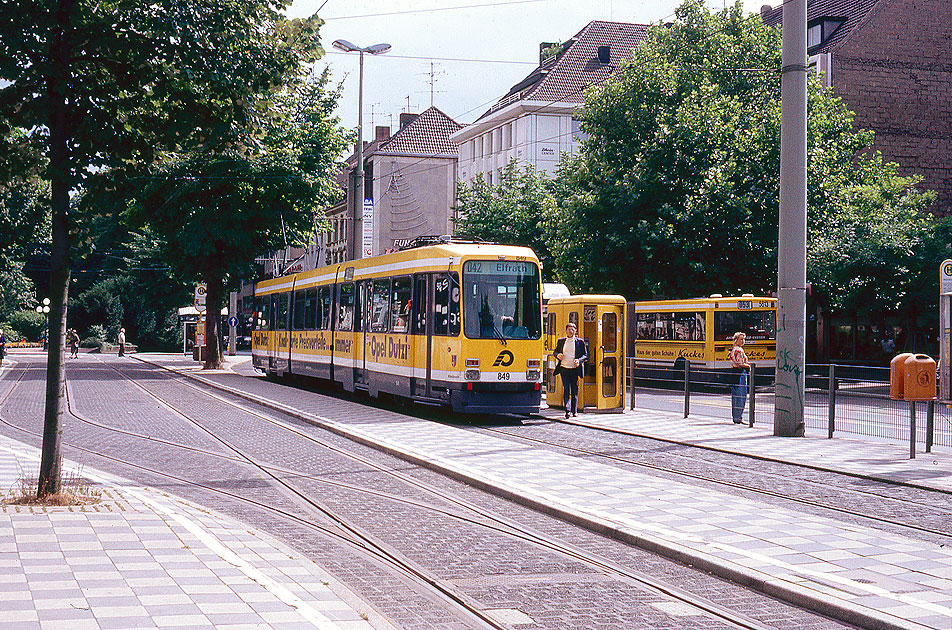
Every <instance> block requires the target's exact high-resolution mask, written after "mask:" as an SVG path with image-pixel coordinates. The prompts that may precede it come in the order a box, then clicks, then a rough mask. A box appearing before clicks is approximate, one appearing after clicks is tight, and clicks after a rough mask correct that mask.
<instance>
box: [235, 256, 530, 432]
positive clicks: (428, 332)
mask: <svg viewBox="0 0 952 630" xmlns="http://www.w3.org/2000/svg"><path fill="white" fill-rule="evenodd" d="M255 311H256V318H255V319H256V320H257V321H256V328H255V331H254V332H253V334H252V360H253V364H254V366H255V368H256V369H258V370H260V371H262V372H266V373H268V374H274V375H278V376H281V375H285V374H300V375H304V376H309V377H314V378H318V379H325V380H329V381H333V382H335V383H339V384H340V385H341V386H342V387H343V388H344V389H345V390H347V391H351V392H353V391H356V390H363V391H366V392H368V393H369V394H370V395H371V396H373V397H377V396H379V395H380V394H389V395H393V396H396V397H402V398H407V399H411V400H415V401H420V402H424V403H431V404H441V405H447V406H450V407H452V409H453V410H455V411H460V412H466V413H514V414H534V413H537V412H538V411H539V403H540V400H541V383H542V360H543V356H544V354H545V351H544V348H543V339H542V303H541V281H540V273H539V261H538V258H537V257H536V255H535V253H533V251H532V250H531V249H528V248H525V247H510V246H503V245H494V244H477V243H461V242H454V241H451V240H448V239H443V240H441V242H439V244H435V245H428V246H421V247H412V248H409V249H405V250H403V251H400V252H396V253H393V254H386V255H383V256H375V257H372V258H365V259H361V260H356V261H349V262H345V263H340V264H337V265H333V266H330V267H323V268H320V269H315V270H313V271H306V272H303V273H297V274H293V275H289V276H284V277H281V278H274V279H271V280H266V281H263V282H259V283H258V285H257V287H256V288H255Z"/></svg>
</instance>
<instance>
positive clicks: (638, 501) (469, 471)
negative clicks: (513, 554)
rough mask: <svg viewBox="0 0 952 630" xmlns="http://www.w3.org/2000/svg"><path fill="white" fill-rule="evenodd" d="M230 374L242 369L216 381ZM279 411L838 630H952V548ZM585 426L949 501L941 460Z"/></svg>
mask: <svg viewBox="0 0 952 630" xmlns="http://www.w3.org/2000/svg"><path fill="white" fill-rule="evenodd" d="M143 358H145V357H143ZM147 360H149V361H152V362H155V363H156V364H159V365H163V366H165V367H168V368H171V369H176V370H178V371H180V372H181V373H183V374H191V375H192V376H194V377H196V378H199V379H204V380H205V381H206V382H214V384H215V385H216V386H218V387H222V388H225V389H228V388H230V389H231V391H235V392H239V391H240V386H241V379H242V377H236V376H230V377H228V378H215V375H214V374H209V373H208V372H203V373H202V374H201V375H198V374H194V372H196V371H197V370H196V369H195V368H196V367H197V366H195V365H194V364H193V365H189V364H188V362H187V361H185V362H183V361H181V360H180V359H179V358H178V357H169V358H164V357H155V356H153V357H148V358H147ZM229 369H231V370H234V364H232V365H230V366H226V370H225V371H224V372H220V373H219V374H227V373H228V371H229ZM276 393H279V394H280V390H279V389H276ZM276 398H282V400H281V401H280V402H272V403H271V404H272V406H273V407H274V408H275V409H279V410H282V411H285V412H288V413H291V414H293V415H295V416H297V417H300V418H302V419H306V420H309V421H311V422H313V423H315V424H319V425H322V426H325V427H327V428H330V429H332V430H334V431H336V432H339V433H343V434H347V435H350V436H352V437H354V438H356V439H359V440H361V441H366V442H369V443H374V444H376V445H378V446H379V447H381V448H383V449H385V450H388V451H390V452H393V453H396V454H399V455H401V456H402V457H405V458H407V459H409V460H411V461H415V462H419V463H422V464H425V465H428V466H430V467H432V468H435V469H438V470H441V471H443V472H445V473H447V474H450V475H453V476H455V477H457V478H460V479H464V480H466V481H469V482H471V483H474V484H477V485H479V486H481V487H485V488H490V489H492V490H494V491H495V492H497V493H499V494H501V495H504V496H509V497H512V498H514V499H517V500H519V501H521V502H523V503H525V504H528V505H532V506H535V507H537V508H540V509H542V510H544V511H546V512H549V513H552V514H555V515H558V516H561V517H563V518H567V519H569V520H572V521H573V522H578V523H583V524H586V525H588V526H589V527H592V528H593V529H596V530H597V531H602V532H605V533H607V534H610V535H613V536H615V537H617V538H619V539H622V540H626V541H629V542H632V543H634V544H637V545H639V546H642V547H645V548H648V549H656V550H658V551H661V552H663V553H664V554H665V555H668V556H669V557H673V558H676V559H680V560H683V561H685V562H689V563H691V564H693V565H696V566H698V567H700V568H702V569H706V570H711V571H714V572H716V573H718V574H720V575H723V576H725V577H729V578H731V579H734V580H735V581H737V582H739V583H742V584H748V585H751V586H753V587H755V588H757V589H759V590H761V591H763V592H766V593H768V594H772V595H776V596H778V597H780V598H782V599H785V600H787V601H790V602H792V603H795V604H800V605H803V606H805V607H808V608H811V609H813V610H817V611H819V612H823V613H826V614H830V615H832V616H835V617H837V618H839V619H841V620H844V621H847V622H851V623H856V624H857V625H860V626H863V627H871V628H872V627H875V628H904V629H922V628H935V629H941V630H948V629H949V628H952V580H950V568H952V548H950V546H949V545H944V546H943V545H941V544H932V543H928V542H924V541H922V540H916V539H912V538H907V537H905V536H902V535H899V534H895V533H888V532H884V531H882V530H879V529H875V528H873V527H864V526H860V525H856V524H849V523H844V522H840V521H838V520H836V519H834V518H829V517H824V516H818V515H812V514H806V513H803V512H802V511H797V510H794V509H789V508H783V507H778V506H775V505H769V504H766V503H763V502H760V501H757V500H753V499H749V498H744V497H739V496H736V495H733V494H728V493H726V492H718V491H716V490H710V489H705V490H704V491H703V492H699V491H698V488H697V487H696V486H694V485H690V484H687V483H679V482H675V481H671V480H667V479H658V478H657V477H653V476H651V475H650V474H644V473H640V472H637V471H631V470H625V469H620V468H616V467H614V466H612V465H609V464H603V463H599V462H593V461H588V460H584V459H579V458H576V457H572V456H569V455H564V454H559V453H554V452H550V451H544V450H539V449H536V448H533V447H531V446H527V445H525V444H522V443H519V442H515V441H511V440H507V439H503V438H499V437H495V436H492V435H488V434H485V433H479V432H474V431H469V430H465V429H462V428H457V427H453V426H447V425H443V424H439V423H433V422H428V421H426V420H420V419H416V418H412V417H406V419H405V420H403V421H399V422H395V421H394V420H393V419H392V417H390V418H388V419H386V420H384V419H381V421H379V422H375V421H374V420H373V418H372V417H371V418H367V419H366V420H364V421H362V422H361V423H360V424H353V423H350V424H347V423H342V422H338V421H337V420H336V419H334V418H328V417H323V416H321V415H320V414H315V413H312V412H309V411H308V410H306V409H302V408H298V405H297V404H296V403H295V401H296V400H297V399H299V398H300V396H299V394H297V395H288V396H286V397H284V396H283V394H280V395H276ZM300 406H302V407H303V405H300ZM580 419H581V420H582V421H583V422H587V423H591V424H596V425H599V426H603V427H605V428H609V429H612V430H617V431H623V432H626V433H632V434H636V435H646V436H650V437H658V438H659V439H667V440H671V441H677V442H683V443H686V444H696V445H699V446H701V445H703V446H704V447H707V448H717V449H721V450H725V451H732V452H738V453H747V454H751V455H754V456H757V457H763V458H766V459H776V460H780V461H790V462H793V463H803V464H806V465H811V466H816V467H820V468H825V469H830V470H842V471H844V472H848V473H851V474H858V475H865V476H877V475H881V476H882V477H883V478H889V476H890V475H897V476H900V477H903V479H905V478H906V477H907V476H908V473H909V472H910V471H912V472H921V471H923V470H928V471H930V473H931V474H930V475H929V477H928V479H919V478H917V479H916V481H915V483H917V484H920V483H921V484H922V485H924V486H925V487H932V488H936V489H941V490H952V453H949V452H948V451H947V450H946V451H942V450H941V449H937V450H936V451H935V452H934V453H932V454H930V455H929V457H920V458H918V459H915V460H908V459H903V458H902V456H901V454H900V452H901V450H902V447H901V446H900V445H895V444H888V443H870V442H865V441H860V440H845V439H835V440H823V439H820V438H775V437H773V436H772V435H771V434H770V432H769V430H768V429H767V428H765V427H754V428H749V427H746V426H737V425H733V424H729V423H727V422H725V421H724V420H722V419H712V418H690V419H688V420H685V419H684V418H681V417H680V415H679V414H670V413H664V412H658V411H635V412H631V411H627V412H625V413H622V414H611V415H596V414H582V415H581V416H580ZM905 448H906V449H908V447H907V446H906V447H905ZM905 457H906V458H908V450H906V451H905ZM871 459H872V460H874V463H870V460H871ZM599 480H602V481H599ZM607 481H610V482H611V485H610V490H606V483H605V482H607Z"/></svg>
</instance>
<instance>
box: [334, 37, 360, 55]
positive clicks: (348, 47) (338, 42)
mask: <svg viewBox="0 0 952 630" xmlns="http://www.w3.org/2000/svg"><path fill="white" fill-rule="evenodd" d="M331 46H333V47H334V48H336V49H338V50H343V51H344V52H358V51H359V50H360V46H358V45H357V44H352V43H350V42H349V41H347V40H346V39H335V40H334V43H333V44H331Z"/></svg>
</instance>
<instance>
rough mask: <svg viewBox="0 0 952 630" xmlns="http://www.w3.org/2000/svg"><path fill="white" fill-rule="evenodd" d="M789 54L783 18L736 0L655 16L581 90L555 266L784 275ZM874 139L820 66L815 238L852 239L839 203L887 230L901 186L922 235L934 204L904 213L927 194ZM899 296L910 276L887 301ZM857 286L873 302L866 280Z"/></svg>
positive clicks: (578, 282) (612, 282) (598, 281)
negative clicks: (658, 20)
mask: <svg viewBox="0 0 952 630" xmlns="http://www.w3.org/2000/svg"><path fill="white" fill-rule="evenodd" d="M779 67H780V32H779V31H778V30H776V29H773V28H769V27H766V26H764V24H763V23H762V21H761V20H760V18H759V16H756V15H744V14H743V12H742V11H741V9H740V7H739V6H735V7H733V8H729V9H725V10H724V11H719V12H711V11H708V10H707V9H705V8H704V6H703V4H702V3H701V2H700V1H699V0H688V1H687V2H685V3H684V4H683V5H682V6H681V7H680V8H679V9H678V10H677V20H676V21H675V23H674V24H672V25H670V26H655V27H652V28H651V29H649V32H648V35H647V39H646V40H645V41H644V42H643V43H642V44H641V46H640V47H639V48H638V49H637V50H636V51H635V52H634V54H633V57H632V59H631V61H630V62H628V63H626V64H624V65H623V66H622V67H621V68H620V69H619V70H618V72H616V73H615V74H614V75H613V76H612V77H611V78H610V79H609V80H607V81H606V82H605V83H604V84H602V85H600V86H595V87H592V88H590V90H589V91H588V92H587V94H586V101H585V105H584V108H583V109H582V111H581V113H580V117H581V118H582V129H583V130H584V131H586V132H587V133H588V134H589V139H588V140H587V141H586V142H585V145H584V149H583V151H582V152H581V154H580V155H579V156H578V157H576V158H574V159H571V160H570V161H568V162H564V163H563V164H562V165H561V167H560V171H559V179H560V180H561V182H562V184H561V188H563V189H564V190H565V191H566V195H565V198H564V200H563V201H562V206H563V209H564V212H565V218H564V223H565V225H566V226H567V227H568V229H563V230H560V231H559V232H557V233H555V234H553V239H552V244H553V250H554V251H557V252H559V255H558V256H557V257H556V259H555V263H556V269H557V273H558V274H559V275H560V276H562V277H563V279H564V280H565V281H566V282H567V283H568V284H570V285H572V286H573V287H575V288H576V289H583V290H599V291H612V292H618V293H622V294H624V295H627V296H629V297H631V298H634V299H637V298H647V297H684V296H690V295H703V294H708V293H711V292H720V293H740V292H755V293H761V292H767V291H771V290H773V288H774V287H775V284H776V269H777V218H778V211H779V202H778V199H779V152H780V147H779V144H780V143H779V137H780V135H779V130H780V78H779V72H778V70H779ZM871 142H872V134H871V133H869V132H864V131H856V130H854V128H853V115H852V113H851V112H849V111H848V110H847V109H846V107H845V106H844V105H843V103H842V101H841V100H840V99H838V98H836V97H835V96H834V95H833V94H832V92H831V91H829V90H826V89H823V88H822V87H821V86H820V85H819V83H818V81H817V80H816V79H815V78H811V79H810V84H809V114H808V145H809V148H808V151H809V173H808V179H809V181H808V185H809V199H808V206H809V209H808V215H809V228H810V237H811V251H814V250H816V248H817V247H818V246H820V244H821V243H822V244H823V247H824V248H825V251H828V252H829V251H836V250H839V251H843V249H844V248H846V247H849V246H850V244H851V242H850V241H849V238H850V233H849V230H848V229H846V228H845V226H844V225H843V224H842V221H841V219H840V218H839V217H840V216H841V214H842V213H843V212H844V211H846V212H852V213H853V216H854V217H857V220H858V217H859V216H860V214H861V215H862V217H863V219H862V221H864V222H866V223H870V222H874V223H876V224H878V225H880V226H881V228H882V229H879V230H874V231H870V232H869V233H868V237H869V238H876V237H877V235H879V236H882V235H884V234H885V232H886V230H887V228H886V226H887V225H889V224H890V223H891V222H894V221H895V220H897V219H898V217H897V215H896V212H899V210H898V209H897V208H896V206H895V203H896V202H897V200H902V201H901V203H900V204H899V208H901V214H902V216H903V217H904V218H905V219H904V221H905V222H904V223H903V226H904V230H903V234H904V235H905V236H907V237H912V236H913V233H914V234H915V235H918V236H917V237H916V238H920V237H921V238H926V237H927V235H928V233H929V230H930V221H929V219H928V218H922V217H920V219H917V220H915V221H910V220H909V217H913V216H916V212H919V211H921V210H923V209H924V208H925V207H927V206H928V196H926V195H922V194H919V193H917V192H915V190H914V188H913V184H914V181H912V180H908V179H899V178H897V177H896V175H895V168H894V166H891V165H887V164H884V163H883V161H882V158H881V156H879V155H878V154H875V153H871V152H869V151H867V149H868V148H869V146H870V144H871ZM860 191H866V192H865V196H864V197H857V195H858V194H860ZM860 198H863V199H865V201H864V202H863V203H862V204H860V205H862V206H863V208H864V210H862V212H860V210H859V208H858V207H856V204H857V203H859V201H860ZM851 207H852V208H853V210H852V211H851V210H850V208H851ZM837 227H839V228H840V229H837ZM831 239H838V240H835V241H832V240H831ZM914 240H915V239H914ZM869 244H871V243H870V241H869V240H867V245H869ZM887 250H889V247H884V248H880V249H877V251H878V252H879V253H885V252H886V251H887ZM811 260H812V261H813V263H814V264H813V265H812V266H811V270H813V272H814V274H815V277H816V278H817V279H818V282H817V283H816V285H815V288H816V289H817V290H818V291H821V292H824V293H825V292H827V291H829V292H830V293H829V294H827V295H828V296H832V294H833V292H834V291H838V290H839V289H841V288H843V287H842V283H840V284H837V282H834V276H830V277H829V278H828V279H827V280H826V281H819V280H820V276H818V275H816V273H817V271H818V265H825V264H828V263H830V262H832V260H833V258H832V257H831V256H829V255H826V254H824V255H820V254H819V253H816V255H813V256H812V258H811ZM879 262H882V263H883V264H884V265H888V262H887V261H879ZM910 262H911V261H910ZM845 272H846V269H845V268H841V269H840V270H839V271H838V272H836V273H838V274H842V273H845ZM834 275H836V274H834ZM837 277H839V276H837ZM847 288H849V287H847ZM895 288H896V287H894V286H880V287H878V290H879V291H884V290H891V289H895ZM867 289H868V290H872V285H870V286H869V287H867ZM850 290H852V289H850ZM900 297H901V290H900V293H895V292H894V293H892V294H891V295H889V296H888V297H885V298H884V301H885V302H891V303H897V302H898V301H899V299H900ZM849 299H850V300H852V301H853V302H854V303H862V302H863V298H862V297H861V296H860V293H859V292H857V293H856V294H855V295H853V296H852V297H850V298H849Z"/></svg>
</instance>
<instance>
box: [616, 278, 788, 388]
mask: <svg viewBox="0 0 952 630" xmlns="http://www.w3.org/2000/svg"><path fill="white" fill-rule="evenodd" d="M776 318H777V298H772V297H755V296H753V295H750V294H745V295H742V296H740V297H724V296H722V295H719V294H714V295H711V296H710V297H706V298H694V299H688V300H647V301H642V302H629V303H628V330H629V337H628V357H629V358H634V360H635V366H636V370H638V372H639V375H648V376H650V375H651V374H652V372H651V370H652V368H665V369H667V370H669V374H670V369H671V368H674V370H675V374H677V373H679V372H680V373H683V370H684V362H685V361H690V362H691V367H692V368H699V372H698V373H697V374H696V377H697V380H711V381H713V382H719V381H720V379H719V378H717V377H716V374H713V373H714V372H715V371H725V372H726V371H727V370H728V369H729V368H730V360H729V359H728V353H729V352H730V348H731V346H732V345H733V336H734V333H735V332H738V331H740V332H743V333H745V334H746V335H747V341H746V344H745V346H744V350H745V351H746V352H747V357H748V358H749V359H750V363H751V365H752V366H753V367H754V370H755V373H756V374H769V375H772V374H773V370H774V365H775V362H776V356H777V334H776ZM646 370H647V371H646ZM705 377H711V378H705Z"/></svg>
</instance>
